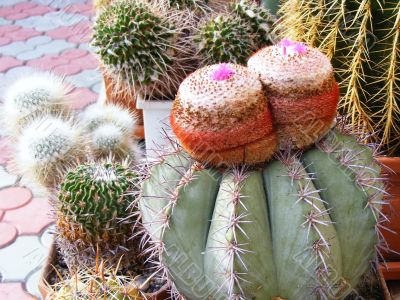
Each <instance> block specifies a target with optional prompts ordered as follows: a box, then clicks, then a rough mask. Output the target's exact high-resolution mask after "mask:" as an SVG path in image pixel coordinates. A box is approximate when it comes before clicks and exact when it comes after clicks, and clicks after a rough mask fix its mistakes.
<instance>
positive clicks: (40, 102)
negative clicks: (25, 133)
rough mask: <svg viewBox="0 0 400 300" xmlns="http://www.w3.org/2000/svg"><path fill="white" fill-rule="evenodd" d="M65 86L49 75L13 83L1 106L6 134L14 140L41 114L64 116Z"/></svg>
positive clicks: (28, 77) (43, 74)
mask: <svg viewBox="0 0 400 300" xmlns="http://www.w3.org/2000/svg"><path fill="white" fill-rule="evenodd" d="M68 90H69V89H68V87H67V86H66V85H65V84H64V83H63V79H62V78H60V77H57V76H55V75H53V74H51V73H34V74H32V75H29V76H26V77H23V78H21V79H19V80H17V81H16V82H14V83H13V84H12V85H11V86H10V87H9V88H8V90H7V92H6V95H5V97H4V104H3V105H2V112H1V113H2V123H3V127H4V129H5V131H6V133H7V134H8V135H10V136H13V137H16V136H18V135H19V134H20V133H21V130H22V129H23V128H24V126H26V125H27V123H28V122H29V121H30V120H32V119H33V118H35V117H38V116H41V115H44V114H65V113H66V112H67V111H68V107H67V102H66V100H65V95H66V94H67V93H68Z"/></svg>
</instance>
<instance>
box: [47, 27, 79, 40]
mask: <svg viewBox="0 0 400 300" xmlns="http://www.w3.org/2000/svg"><path fill="white" fill-rule="evenodd" d="M72 34H73V32H72V28H71V27H59V28H56V29H53V30H49V31H47V32H46V35H48V36H50V37H52V38H53V39H67V38H69V37H70V36H71V35H72Z"/></svg>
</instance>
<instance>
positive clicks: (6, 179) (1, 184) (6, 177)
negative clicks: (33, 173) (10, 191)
mask: <svg viewBox="0 0 400 300" xmlns="http://www.w3.org/2000/svg"><path fill="white" fill-rule="evenodd" d="M16 181H17V176H15V175H13V174H10V173H8V172H7V171H6V170H5V168H4V167H3V166H0V188H5V187H8V186H11V185H14V184H15V182H16Z"/></svg>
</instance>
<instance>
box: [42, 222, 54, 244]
mask: <svg viewBox="0 0 400 300" xmlns="http://www.w3.org/2000/svg"><path fill="white" fill-rule="evenodd" d="M55 230H56V226H55V225H54V224H51V225H50V226H48V227H47V228H46V230H45V231H44V232H43V233H42V235H41V236H40V242H41V243H42V245H43V246H44V247H50V246H51V244H52V243H53V241H54V233H55Z"/></svg>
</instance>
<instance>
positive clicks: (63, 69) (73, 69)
mask: <svg viewBox="0 0 400 300" xmlns="http://www.w3.org/2000/svg"><path fill="white" fill-rule="evenodd" d="M81 71H82V69H81V67H80V66H79V65H77V64H67V65H61V66H57V67H55V68H54V69H53V72H54V73H56V74H59V75H62V76H64V75H65V76H68V75H74V74H78V73H79V72H81Z"/></svg>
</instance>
